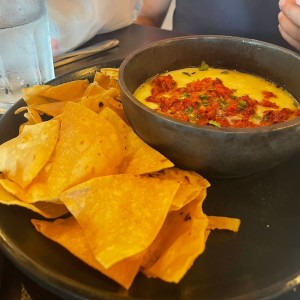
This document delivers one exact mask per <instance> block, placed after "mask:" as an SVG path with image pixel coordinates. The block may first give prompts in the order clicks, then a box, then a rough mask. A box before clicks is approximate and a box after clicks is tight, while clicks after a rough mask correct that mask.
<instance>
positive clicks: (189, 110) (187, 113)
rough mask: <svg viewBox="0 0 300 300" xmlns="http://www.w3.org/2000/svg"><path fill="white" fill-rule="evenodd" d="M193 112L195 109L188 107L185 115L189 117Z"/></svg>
mask: <svg viewBox="0 0 300 300" xmlns="http://www.w3.org/2000/svg"><path fill="white" fill-rule="evenodd" d="M193 111H194V109H193V107H192V106H189V107H187V108H186V109H185V110H184V113H185V114H186V115H189V114H191V113H192V112H193Z"/></svg>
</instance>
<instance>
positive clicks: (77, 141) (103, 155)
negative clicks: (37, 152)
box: [26, 102, 124, 202]
mask: <svg viewBox="0 0 300 300" xmlns="http://www.w3.org/2000/svg"><path fill="white" fill-rule="evenodd" d="M90 133H92V134H90ZM123 149H124V143H123V140H122V138H121V137H120V135H119V134H118V133H117V132H116V130H115V128H114V127H113V126H112V125H111V124H110V123H109V122H107V121H106V120H105V119H103V118H101V117H100V116H99V115H97V114H95V113H94V112H92V111H90V110H89V109H87V108H85V107H83V106H81V105H80V104H77V103H74V102H68V103H67V105H66V108H65V110H64V113H63V114H62V115H61V130H60V135H59V139H58V142H57V145H56V148H55V151H54V152H53V155H52V158H51V160H50V161H49V162H48V163H47V164H46V166H45V167H44V168H43V169H42V170H41V172H40V173H39V175H38V176H37V177H36V178H35V180H33V182H32V183H31V184H30V185H29V186H28V188H27V191H26V198H27V199H31V200H30V202H36V201H57V200H58V198H59V195H60V193H61V192H63V191H64V190H66V189H68V188H70V187H72V186H74V185H76V184H78V183H81V182H83V181H85V180H88V179H90V178H92V177H97V176H100V175H109V174H115V173H117V171H118V167H119V164H120V162H121V160H122V152H123Z"/></svg>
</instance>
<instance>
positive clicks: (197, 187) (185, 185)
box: [151, 167, 210, 210]
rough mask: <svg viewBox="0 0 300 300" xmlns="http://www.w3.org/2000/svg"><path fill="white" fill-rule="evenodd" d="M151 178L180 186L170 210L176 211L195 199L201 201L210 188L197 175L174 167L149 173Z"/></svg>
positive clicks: (207, 183)
mask: <svg viewBox="0 0 300 300" xmlns="http://www.w3.org/2000/svg"><path fill="white" fill-rule="evenodd" d="M151 176H153V177H157V178H161V179H172V180H176V181H177V182H178V183H179V184H180V187H179V189H178V191H177V193H176V195H175V197H174V201H173V203H172V206H171V209H170V210H178V209H180V208H182V207H183V206H184V205H186V204H187V203H189V202H191V201H192V200H194V199H196V198H198V201H200V200H201V201H203V200H204V199H205V197H206V191H207V188H208V187H209V186H210V183H209V182H208V181H207V180H206V179H205V178H204V177H202V176H201V175H199V174H198V173H196V172H194V171H189V170H182V169H179V168H175V167H174V168H168V169H163V170H161V171H159V172H155V173H151Z"/></svg>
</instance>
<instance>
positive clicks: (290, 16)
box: [278, 0, 300, 51]
mask: <svg viewBox="0 0 300 300" xmlns="http://www.w3.org/2000/svg"><path fill="white" fill-rule="evenodd" d="M279 8H280V10H281V11H280V13H279V14H278V21H279V26H278V28H279V31H280V34H281V35H282V37H283V38H284V39H285V40H286V41H287V42H288V43H289V44H290V45H291V46H293V47H294V48H296V49H297V50H298V51H300V0H280V1H279Z"/></svg>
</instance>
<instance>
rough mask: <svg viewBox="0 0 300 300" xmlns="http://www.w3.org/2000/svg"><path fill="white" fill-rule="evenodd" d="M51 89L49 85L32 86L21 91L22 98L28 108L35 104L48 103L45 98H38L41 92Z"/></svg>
mask: <svg viewBox="0 0 300 300" xmlns="http://www.w3.org/2000/svg"><path fill="white" fill-rule="evenodd" d="M49 88H51V86H50V85H34V86H31V87H28V88H23V89H22V96H23V99H24V101H25V102H26V104H27V105H28V106H31V105H35V104H43V103H48V100H47V99H45V97H43V96H40V95H41V94H42V93H43V91H45V90H47V89H49Z"/></svg>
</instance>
